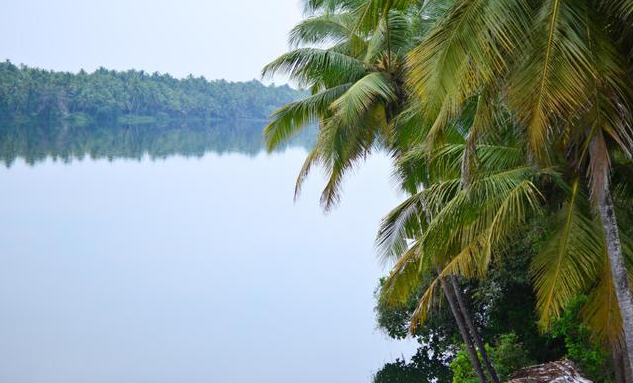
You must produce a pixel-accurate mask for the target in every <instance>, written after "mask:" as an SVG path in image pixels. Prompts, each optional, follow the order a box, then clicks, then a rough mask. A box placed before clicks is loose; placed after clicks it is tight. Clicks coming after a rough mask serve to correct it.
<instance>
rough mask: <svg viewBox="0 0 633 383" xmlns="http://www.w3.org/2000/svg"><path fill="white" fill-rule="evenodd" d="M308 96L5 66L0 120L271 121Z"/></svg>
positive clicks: (256, 86) (239, 85)
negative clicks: (280, 110)
mask: <svg viewBox="0 0 633 383" xmlns="http://www.w3.org/2000/svg"><path fill="white" fill-rule="evenodd" d="M301 96H302V93H301V92H300V91H297V90H295V89H293V88H291V87H289V86H288V85H282V86H276V85H274V84H273V85H268V86H267V85H264V84H262V83H261V82H259V81H257V80H252V81H248V82H229V81H225V80H213V81H209V80H207V79H205V78H204V77H194V76H191V75H190V76H188V77H186V78H183V79H177V78H174V77H172V76H171V75H169V74H161V73H151V74H150V73H146V72H144V71H142V70H141V71H137V70H127V71H115V70H108V69H105V68H99V69H97V70H95V71H94V72H92V73H88V72H86V71H84V70H81V71H79V72H78V73H70V72H56V71H51V70H44V69H38V68H32V67H28V66H26V65H15V64H13V63H11V62H10V61H9V60H6V61H4V62H1V63H0V119H2V120H22V119H34V120H40V121H59V122H62V123H68V124H71V125H74V126H83V125H87V124H91V123H107V124H112V123H120V124H153V123H160V122H166V121H183V120H187V121H208V122H217V121H227V120H243V121H249V120H252V121H266V120H267V119H268V117H269V116H270V114H271V113H272V112H273V111H274V110H275V109H276V108H278V107H280V106H281V105H284V104H286V103H288V102H291V101H294V100H296V99H298V98H299V97H301Z"/></svg>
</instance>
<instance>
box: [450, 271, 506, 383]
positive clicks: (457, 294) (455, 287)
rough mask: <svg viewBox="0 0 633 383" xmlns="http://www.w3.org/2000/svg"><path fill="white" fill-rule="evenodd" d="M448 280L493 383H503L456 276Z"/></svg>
mask: <svg viewBox="0 0 633 383" xmlns="http://www.w3.org/2000/svg"><path fill="white" fill-rule="evenodd" d="M448 279H450V281H451V284H452V285H453V290H454V292H455V297H457V304H458V305H459V309H460V310H461V312H462V315H463V316H464V321H465V322H466V327H467V328H468V330H469V331H470V335H471V336H472V337H473V339H474V340H475V344H476V345H477V348H478V349H479V352H480V353H481V358H482V359H483V360H484V364H485V365H486V369H487V370H488V373H489V374H490V377H491V378H492V381H493V382H494V383H501V382H500V380H499V375H497V371H496V370H495V368H494V367H493V366H492V362H491V361H490V358H489V357H488V352H487V351H486V346H485V345H484V342H483V340H482V339H481V336H479V331H477V328H476V327H475V323H474V322H473V320H472V318H471V317H470V311H469V310H468V307H467V306H466V301H465V299H464V295H463V294H462V290H461V288H460V287H459V284H458V283H457V279H456V278H455V277H454V276H452V277H449V278H448Z"/></svg>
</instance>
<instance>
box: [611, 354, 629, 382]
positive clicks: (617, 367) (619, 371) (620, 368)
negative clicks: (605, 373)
mask: <svg viewBox="0 0 633 383" xmlns="http://www.w3.org/2000/svg"><path fill="white" fill-rule="evenodd" d="M611 357H612V358H613V370H614V372H615V383H627V382H626V379H625V378H624V377H625V374H626V372H625V371H624V364H623V363H622V351H621V350H620V349H619V348H618V347H615V346H611Z"/></svg>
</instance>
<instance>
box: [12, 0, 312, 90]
mask: <svg viewBox="0 0 633 383" xmlns="http://www.w3.org/2000/svg"><path fill="white" fill-rule="evenodd" d="M0 2H1V4H2V5H1V7H2V12H0V59H1V60H4V59H9V60H11V61H12V62H14V63H16V64H18V63H23V64H26V65H29V66H35V67H41V68H45V69H55V70H64V71H73V72H74V71H78V70H79V69H81V68H84V69H86V70H88V71H92V70H94V69H96V68H98V67H100V66H103V67H106V68H109V69H131V68H133V69H143V70H145V71H148V72H154V71H159V72H168V73H171V74H173V75H174V76H176V77H184V76H187V75H188V74H190V73H191V74H193V75H196V76H198V75H203V76H205V77H206V78H208V79H219V78H224V79H227V80H234V81H237V80H251V79H253V78H258V79H259V73H260V70H261V68H262V66H263V65H265V64H266V63H267V62H269V61H270V60H272V59H274V58H275V57H276V56H278V55H279V54H281V53H283V52H284V51H285V50H286V48H287V34H288V31H289V30H290V28H292V26H293V25H294V24H296V23H297V22H298V21H299V19H300V16H301V6H300V0H222V1H220V0H177V1H176V0H108V1H92V0H55V1H51V0H19V1H10V0H0Z"/></svg>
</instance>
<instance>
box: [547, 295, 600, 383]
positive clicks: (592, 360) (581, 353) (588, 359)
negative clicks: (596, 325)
mask: <svg viewBox="0 0 633 383" xmlns="http://www.w3.org/2000/svg"><path fill="white" fill-rule="evenodd" d="M586 302H587V297H586V296H584V295H580V296H577V297H576V298H574V299H573V300H572V301H571V303H570V304H569V305H568V306H567V307H566V308H565V310H564V312H563V314H562V315H561V316H560V317H559V318H558V319H557V320H556V321H555V322H554V324H553V326H552V330H551V333H550V336H552V337H560V338H562V339H563V340H564V342H565V349H566V357H567V358H569V359H570V360H572V361H573V362H575V363H576V365H577V366H578V367H580V369H581V370H582V371H583V372H584V373H585V374H586V376H587V377H589V378H590V379H591V380H593V381H594V382H610V381H611V379H610V377H611V376H613V371H612V368H611V364H610V359H609V354H608V353H607V352H606V351H605V350H604V349H603V347H602V345H600V344H598V343H596V342H595V341H594V340H593V339H592V337H591V331H590V329H589V327H587V325H586V324H585V323H583V321H582V318H581V316H580V312H581V310H582V307H583V305H584V304H585V303H586Z"/></svg>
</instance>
